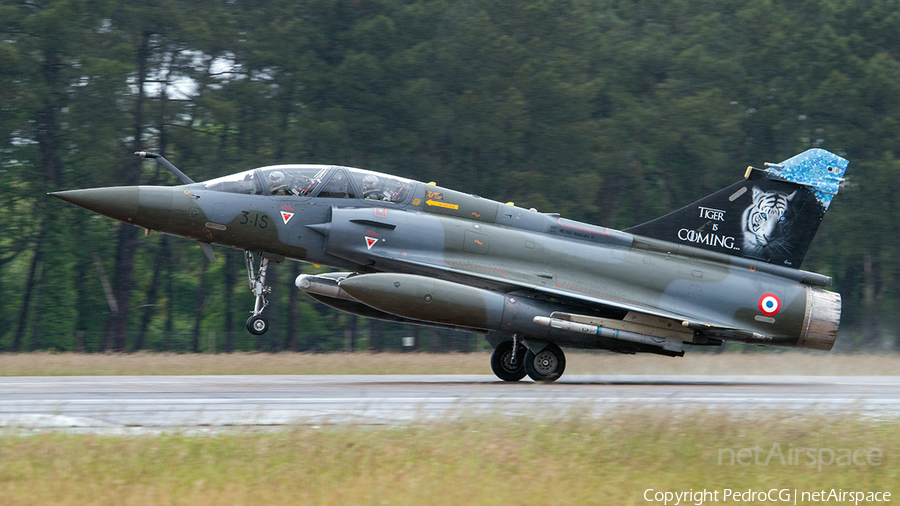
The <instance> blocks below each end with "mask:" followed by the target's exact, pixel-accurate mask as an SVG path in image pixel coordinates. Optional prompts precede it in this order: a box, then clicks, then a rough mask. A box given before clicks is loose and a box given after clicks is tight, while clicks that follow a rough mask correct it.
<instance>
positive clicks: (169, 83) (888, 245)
mask: <svg viewBox="0 0 900 506" xmlns="http://www.w3.org/2000/svg"><path fill="white" fill-rule="evenodd" d="M810 147H822V148H825V149H828V150H830V151H833V152H835V153H838V154H840V155H841V156H843V157H845V158H847V159H849V160H850V169H849V171H848V176H849V177H848V181H847V192H846V193H845V194H844V195H843V196H841V197H838V198H836V199H835V202H834V204H833V205H832V207H831V211H830V212H829V213H828V216H827V217H826V218H825V221H824V223H823V226H822V227H821V229H820V231H819V234H818V236H817V238H816V240H815V242H814V243H813V245H812V247H811V249H810V253H809V255H808V256H807V260H806V262H805V263H804V265H803V268H804V269H806V270H812V271H817V272H821V273H824V274H827V275H829V276H832V277H833V278H834V289H835V290H837V291H839V292H840V293H841V295H842V296H843V300H844V311H843V323H842V327H841V331H840V337H839V339H838V342H837V349H839V350H867V351H880V350H891V349H900V339H898V337H897V335H898V329H900V256H898V255H897V254H896V252H895V251H894V247H895V246H896V244H897V238H898V235H900V234H898V232H900V208H898V207H900V204H898V199H897V198H896V195H895V194H894V191H893V189H894V188H895V187H900V184H898V182H897V181H896V180H895V179H894V176H895V175H900V153H898V151H900V1H898V0H872V1H869V2H861V1H859V0H819V1H813V0H795V1H776V0H715V1H713V0H521V1H516V0H498V1H485V0H420V1H414V0H380V1H378V0H371V1H370V0H304V1H300V2H298V1H293V0H273V1H261V0H250V1H245V0H194V1H190V2H188V1H180V0H135V1H129V2H124V1H121V2H120V1H115V0H0V351H22V350H36V349H54V350H76V349H77V350H85V351H104V350H114V351H132V350H139V349H174V350H179V351H206V350H210V349H211V348H213V347H214V348H215V349H216V350H218V351H230V350H264V351H275V350H282V349H291V350H319V351H328V350H336V349H345V348H346V347H348V346H353V347H354V348H371V349H375V350H379V349H390V348H393V349H396V348H399V346H400V339H399V337H400V336H403V335H413V334H416V335H417V336H419V337H420V342H422V347H423V348H424V349H431V350H448V349H459V350H469V349H476V348H478V347H480V346H483V345H482V344H481V341H480V340H479V338H478V337H477V336H471V335H468V334H461V333H454V332H436V331H429V330H417V329H415V328H413V327H403V326H396V325H388V324H386V323H379V322H372V321H365V320H363V319H361V318H359V319H357V318H355V317H352V316H350V315H346V314H342V313H338V312H337V311H334V310H331V309H328V308H325V307H324V306H322V305H320V304H317V303H315V302H313V301H312V300H311V299H309V298H308V297H306V296H305V295H304V294H302V293H299V292H298V290H297V289H296V288H294V287H293V280H294V278H295V277H296V275H297V274H298V273H300V272H301V271H303V272H317V268H315V267H314V266H308V265H301V264H298V263H295V262H288V263H283V264H278V265H276V266H274V267H273V268H271V269H270V271H269V276H270V281H271V284H272V285H273V286H274V293H273V297H272V300H273V304H272V306H271V307H270V308H269V309H268V310H267V316H269V317H270V321H271V323H272V329H271V330H270V332H269V333H268V334H266V335H265V336H263V337H260V338H257V337H254V336H251V335H250V334H248V333H247V331H246V330H245V329H244V325H243V324H244V321H245V320H246V318H247V316H249V310H250V309H251V308H252V297H251V295H250V292H249V289H248V286H247V282H246V274H245V273H244V272H245V271H244V264H243V259H242V256H241V252H239V251H235V250H226V249H224V248H218V247H217V248H216V253H217V255H218V257H219V261H218V262H216V263H209V262H208V261H207V260H206V258H205V256H204V255H203V253H202V252H201V251H200V249H199V248H198V247H197V245H196V243H195V242H193V241H187V240H183V239H179V238H175V237H168V236H163V235H159V234H151V235H150V236H149V237H144V235H143V234H142V233H141V232H142V230H139V229H136V228H135V227H132V226H128V225H120V224H119V223H118V222H114V221H113V220H111V219H107V218H103V217H99V216H97V215H94V214H92V213H89V212H87V211H84V210H82V209H80V208H76V207H75V206H72V205H67V204H65V203H64V202H61V201H58V200H56V199H52V198H48V197H47V196H46V194H47V192H50V191H55V190H62V189H74V188H86V187H96V186H116V185H135V184H175V183H176V180H175V178H174V177H173V176H172V175H171V174H169V173H168V172H167V171H165V170H164V169H163V170H162V171H161V170H160V169H159V168H158V167H157V166H156V165H155V164H153V163H151V162H148V161H142V160H141V159H138V158H136V157H134V156H132V152H134V151H137V150H139V149H152V150H155V151H158V152H161V153H163V154H164V155H165V156H166V157H167V158H168V159H169V160H171V161H172V162H173V163H174V164H175V165H177V166H178V167H179V168H181V169H182V170H183V171H184V172H186V173H187V174H188V175H189V176H190V177H192V178H193V179H194V180H197V181H199V180H204V179H209V178H213V177H217V176H221V175H224V174H229V173H233V172H237V171H241V170H245V169H249V168H253V167H257V166H262V165H269V164H274V163H321V164H338V165H348V166H356V167H363V168H368V169H373V170H377V171H381V172H387V173H392V174H396V175H400V176H405V177H409V178H413V179H417V180H423V181H437V182H438V183H439V184H441V185H442V186H447V187H451V188H455V189H458V190H462V191H466V192H470V193H476V194H479V195H482V196H485V197H488V198H492V199H495V200H500V201H503V202H506V201H515V202H516V204H518V205H520V206H524V207H526V208H528V207H535V208H537V209H538V210H540V211H543V212H560V213H562V214H563V215H564V216H566V217H569V218H573V219H577V220H583V221H587V222H592V223H597V224H602V225H605V226H610V227H615V228H625V227H628V226H631V225H635V224H638V223H642V222H644V221H647V220H649V219H651V218H654V217H656V216H659V215H661V214H663V213H665V212H667V211H671V210H673V209H676V208H678V207H681V206H683V205H685V204H687V203H689V202H691V201H693V200H695V199H697V198H699V197H701V196H703V195H706V194H708V193H711V192H712V191H714V190H716V189H718V188H721V187H723V186H725V185H726V184H729V183H732V182H734V181H736V180H738V179H739V178H740V177H741V176H742V174H743V172H744V168H745V167H746V166H747V165H754V166H757V167H759V166H762V165H763V163H764V162H767V161H769V162H778V161H781V160H784V159H786V158H788V157H790V156H792V155H794V154H796V153H798V152H800V151H803V150H805V149H807V148H810Z"/></svg>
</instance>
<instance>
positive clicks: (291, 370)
mask: <svg viewBox="0 0 900 506" xmlns="http://www.w3.org/2000/svg"><path fill="white" fill-rule="evenodd" d="M566 362H567V366H566V374H567V375H574V374H724V375H735V374H744V375H894V374H897V371H900V355H896V354H891V355H881V356H877V355H841V354H836V353H821V352H802V351H787V352H781V353H773V352H763V353H721V354H712V353H698V352H694V353H688V354H687V355H685V356H684V357H682V358H670V357H662V356H658V355H646V354H643V355H620V354H615V353H602V352H601V353H584V352H577V351H571V350H569V351H567V352H566ZM197 374H213V375H218V374H492V373H491V367H490V353H489V352H477V353H369V352H358V353H287V352H283V353H274V354H273V353H231V354H226V353H222V354H215V355H211V354H194V353H188V354H175V353H148V352H142V353H117V354H103V353H94V354H84V353H47V352H39V353H0V376H98V375H197Z"/></svg>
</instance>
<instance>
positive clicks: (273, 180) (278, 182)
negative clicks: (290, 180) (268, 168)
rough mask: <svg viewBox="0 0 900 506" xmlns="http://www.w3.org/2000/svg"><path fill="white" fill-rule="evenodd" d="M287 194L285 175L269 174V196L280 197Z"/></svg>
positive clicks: (276, 172)
mask: <svg viewBox="0 0 900 506" xmlns="http://www.w3.org/2000/svg"><path fill="white" fill-rule="evenodd" d="M285 193H287V185H286V184H285V182H284V174H282V173H281V172H279V171H277V170H276V171H273V172H270V173H269V194H270V195H279V194H285Z"/></svg>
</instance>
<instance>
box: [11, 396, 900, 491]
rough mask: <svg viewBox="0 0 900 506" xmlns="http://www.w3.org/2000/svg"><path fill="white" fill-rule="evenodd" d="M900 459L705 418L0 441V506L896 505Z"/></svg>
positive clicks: (739, 420)
mask: <svg viewBox="0 0 900 506" xmlns="http://www.w3.org/2000/svg"><path fill="white" fill-rule="evenodd" d="M776 444H777V445H779V448H780V451H781V452H782V454H783V455H784V456H785V458H787V454H788V452H789V451H794V450H798V449H801V448H803V449H808V448H814V449H817V451H819V452H821V451H822V450H831V451H833V452H835V453H836V455H837V456H838V459H837V460H836V461H832V462H831V463H830V464H828V465H823V466H822V467H821V469H819V466H818V464H817V463H816V464H813V465H808V464H809V461H810V458H809V457H808V454H807V453H804V454H803V457H802V458H800V459H798V460H799V462H798V463H797V464H791V463H790V462H788V463H782V461H781V460H780V459H779V458H777V455H776V457H775V458H773V459H770V461H769V462H768V464H765V460H766V459H767V457H768V454H769V453H770V452H771V451H772V449H773V448H774V445H776ZM757 446H758V447H760V448H761V449H762V452H761V454H760V460H759V461H758V462H759V463H756V462H754V460H755V458H753V457H750V460H749V462H751V463H750V464H749V465H739V463H737V462H736V463H734V464H732V463H731V462H730V458H729V455H730V454H729V453H728V450H729V449H730V450H734V451H735V452H739V451H741V450H742V449H751V450H748V451H751V452H752V449H753V448H756V447H757ZM860 448H863V449H867V450H869V449H876V448H877V449H878V450H879V451H880V452H881V455H882V457H881V458H880V459H879V460H878V461H877V465H876V464H875V463H874V462H866V461H865V458H863V457H860V458H858V459H857V462H863V465H854V464H853V462H852V460H850V461H848V462H849V465H839V464H840V463H841V461H840V457H839V456H840V451H841V449H849V450H851V451H855V450H858V449H860ZM723 449H724V450H725V458H724V461H723V462H722V463H721V464H720V463H719V457H720V454H721V453H722V451H723ZM898 450H900V424H897V423H896V421H884V420H871V419H861V418H858V417H839V418H835V417H824V416H816V417H799V418H798V417H793V416H787V415H784V416H780V417H766V418H761V417H758V416H754V415H734V414H727V413H718V412H717V413H711V412H702V411H670V412H658V411H633V412H620V413H618V414H615V415H612V416H606V417H603V418H600V419H595V418H589V417H584V416H579V415H577V414H568V415H565V416H564V417H562V418H558V419H552V418H547V419H541V418H536V417H523V418H515V419H510V418H508V417H503V416H499V415H497V416H485V417H471V418H466V417H462V418H461V419H455V420H454V421H452V422H446V423H433V424H426V425H421V426H410V427H402V428H390V429H383V428H375V429H372V428H359V427H350V426H339V427H326V428H311V427H297V428H294V429H292V430H288V431H285V432H282V433H265V434H260V433H232V434H217V435H214V436H209V437H188V436H183V435H163V436H84V435H65V434H39V435H34V436H9V435H7V436H5V437H3V438H0V504H16V505H31V504H59V505H69V504H72V505H74V504H92V505H107V504H109V505H112V504H115V505H127V504H176V505H181V504H185V505H187V504H190V505H198V506H202V505H213V504H216V505H218V504H266V505H281V504H292V505H293V504H322V505H332V504H334V505H344V504H361V505H364V504H372V505H381V504H393V505H422V504H429V505H443V504H487V505H491V504H497V505H508V504H522V505H529V504H540V505H547V504H553V505H567V504H577V505H583V504H616V505H623V504H646V503H647V502H646V501H645V500H644V493H645V491H646V490H647V489H653V490H654V492H652V493H651V497H652V494H653V493H655V492H656V491H662V492H665V491H673V492H684V491H688V490H693V491H698V490H703V489H707V490H709V491H719V497H720V499H721V498H722V494H724V490H725V489H731V490H734V491H739V492H745V491H747V490H754V491H763V492H765V491H768V490H770V489H773V488H774V489H790V490H797V491H799V492H801V493H802V492H803V491H819V490H826V491H828V490H831V489H836V490H837V489H841V490H843V491H864V492H866V491H882V492H884V491H889V492H891V493H892V494H893V497H892V499H894V500H896V498H897V493H898V492H900V488H898V483H900V466H898V461H897V457H898ZM817 455H818V454H817ZM826 455H827V453H826ZM825 460H826V461H827V460H828V459H827V458H825ZM833 460H834V459H833ZM744 462H748V460H747V459H746V458H745V459H744ZM720 502H726V501H720ZM791 502H793V501H791ZM707 503H712V501H707V502H705V503H704V504H707ZM752 503H754V504H767V502H764V501H752ZM659 504H662V503H661V502H660V503H659ZM670 504H672V503H670ZM681 504H686V502H684V501H682V503H681ZM687 504H695V502H690V503H687ZM798 504H804V501H802V500H800V501H798Z"/></svg>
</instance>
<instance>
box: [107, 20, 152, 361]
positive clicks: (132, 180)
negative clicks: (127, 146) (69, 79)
mask: <svg viewBox="0 0 900 506" xmlns="http://www.w3.org/2000/svg"><path fill="white" fill-rule="evenodd" d="M151 35H152V33H151V32H144V33H143V36H142V38H141V45H140V47H139V48H138V52H137V60H138V61H137V64H138V76H137V82H136V83H135V84H136V85H137V96H136V97H135V106H134V133H133V135H134V138H133V141H132V142H133V144H132V150H133V151H140V149H141V143H142V139H143V135H144V116H143V108H144V84H145V82H146V80H147V60H148V58H149V56H150V37H151ZM129 159H130V160H132V161H131V162H130V163H125V164H124V167H125V169H124V174H123V177H122V182H123V183H124V184H125V185H129V186H130V185H137V184H140V180H141V161H140V159H139V158H137V157H131V158H129ZM136 250H137V228H136V227H134V226H132V225H127V224H122V225H120V226H119V233H118V245H117V246H116V266H115V273H114V275H113V279H114V286H113V294H114V296H115V299H116V303H117V304H118V309H119V310H118V311H117V312H116V313H113V314H110V317H109V318H108V319H107V320H106V332H105V335H106V340H107V342H106V343H105V344H106V345H107V346H108V347H110V348H111V349H112V350H113V351H124V350H125V341H126V338H127V335H128V309H129V302H130V298H131V274H132V272H133V271H134V253H135V251H136Z"/></svg>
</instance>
